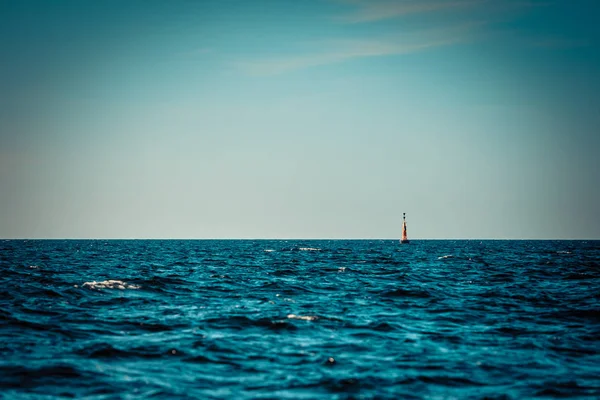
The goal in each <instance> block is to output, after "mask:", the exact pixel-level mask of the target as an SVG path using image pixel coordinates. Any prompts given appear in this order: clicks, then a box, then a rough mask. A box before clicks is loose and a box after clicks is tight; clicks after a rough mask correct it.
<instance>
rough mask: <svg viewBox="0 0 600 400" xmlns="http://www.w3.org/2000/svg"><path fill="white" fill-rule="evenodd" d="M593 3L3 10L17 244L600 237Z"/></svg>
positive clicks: (599, 61)
mask: <svg viewBox="0 0 600 400" xmlns="http://www.w3.org/2000/svg"><path fill="white" fill-rule="evenodd" d="M599 12H600V6H598V5H596V3H595V2H592V1H573V2H571V1H552V0H548V1H533V0H529V1H527V0H505V1H493V0H420V1H413V0H397V1H393V0H389V1H383V0H372V1H366V0H305V1H284V0H280V1H275V0H272V1H250V0H248V1H240V0H224V1H217V0H215V1H191V0H185V1H184V0H179V1H178V0H174V1H164V0H146V1H113V0H107V1H85V0H84V1H75V0H73V1H64V0H56V1H52V2H48V1H33V0H30V1H27V0H24V1H7V0H2V1H0V60H1V61H0V93H2V96H0V206H1V207H0V237H5V238H397V237H399V236H400V224H401V216H402V212H406V213H407V218H408V223H409V236H411V237H413V238H596V239H599V238H600V212H599V211H598V210H599V207H598V204H600V165H599V161H598V154H599V150H600V28H599V27H598V24H597V23H596V16H597V15H598V13H599Z"/></svg>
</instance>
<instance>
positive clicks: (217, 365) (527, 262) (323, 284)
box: [0, 240, 600, 399]
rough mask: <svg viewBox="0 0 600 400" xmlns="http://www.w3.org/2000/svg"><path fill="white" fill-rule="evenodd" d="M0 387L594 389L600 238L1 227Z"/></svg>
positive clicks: (49, 394)
mask: <svg viewBox="0 0 600 400" xmlns="http://www.w3.org/2000/svg"><path fill="white" fill-rule="evenodd" d="M109 280H113V281H119V282H107V281H109ZM0 397H4V398H13V397H14V398H60V397H65V398H66V397H76V398H93V399H112V398H127V399H131V398H150V397H154V398H202V399H211V398H235V399H254V398H274V399H285V398H307V399H314V398H322V399H346V398H365V399H367V398H381V399H388V398H389V399H396V398H429V399H438V398H439V399H451V398H457V399H463V398H473V399H480V398H486V397H487V398H492V399H506V398H510V399H521V398H530V397H536V398H537V397H547V398H556V397H573V398H599V397H600V242H599V241H482V242H480V241H433V240H432V241H414V242H413V243H411V244H410V245H402V246H401V245H399V244H398V242H397V241H391V240H388V241H377V240H373V241H368V240H364V241H343V240H339V241H266V240H257V241H250V240H248V241H100V240H98V241H0Z"/></svg>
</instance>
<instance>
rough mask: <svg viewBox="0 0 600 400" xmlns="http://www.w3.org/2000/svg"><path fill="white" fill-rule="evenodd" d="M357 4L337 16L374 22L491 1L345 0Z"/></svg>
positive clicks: (339, 19)
mask: <svg viewBox="0 0 600 400" xmlns="http://www.w3.org/2000/svg"><path fill="white" fill-rule="evenodd" d="M343 1H344V2H345V3H349V4H352V5H355V6H356V9H355V10H354V11H352V12H350V13H348V14H344V15H340V16H338V17H336V20H338V21H340V22H347V23H361V22H373V21H379V20H384V19H392V18H397V17H401V16H404V15H409V14H417V13H427V12H438V11H444V12H447V11H449V10H452V9H465V8H470V7H474V6H480V5H483V4H486V3H489V0H371V1H369V0H343Z"/></svg>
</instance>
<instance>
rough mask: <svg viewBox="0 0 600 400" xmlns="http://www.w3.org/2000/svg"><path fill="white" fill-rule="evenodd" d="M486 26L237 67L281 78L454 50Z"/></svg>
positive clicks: (334, 43) (338, 44) (341, 43)
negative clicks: (364, 61) (335, 66)
mask: <svg viewBox="0 0 600 400" xmlns="http://www.w3.org/2000/svg"><path fill="white" fill-rule="evenodd" d="M483 24H484V23H483V22H477V23H470V24H464V25H461V26H458V27H453V28H450V29H446V30H432V31H424V32H420V33H418V34H414V33H413V34H407V35H403V36H399V37H397V38H390V39H388V40H329V41H323V42H321V43H320V44H321V45H322V46H323V47H325V48H326V49H327V50H325V51H322V52H316V53H312V54H306V55H302V56H297V57H272V58H266V59H260V60H255V61H247V62H241V63H238V64H237V67H238V68H240V69H241V70H243V71H244V72H246V73H248V74H250V75H277V74H282V73H285V72H290V71H294V70H299V69H303V68H309V67H316V66H320V65H327V64H333V63H340V62H345V61H349V60H353V59H359V58H367V57H383V56H394V55H403V54H411V53H416V52H419V51H425V50H427V49H431V48H436V47H443V46H451V45H456V44H460V43H464V42H467V41H469V40H471V39H472V38H473V37H474V35H473V31H474V30H475V29H476V28H477V27H478V26H481V25H483Z"/></svg>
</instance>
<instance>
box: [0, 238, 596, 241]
mask: <svg viewBox="0 0 600 400" xmlns="http://www.w3.org/2000/svg"><path fill="white" fill-rule="evenodd" d="M13 240H14V241H26V240H173V241H174V240H190V241H192V240H196V241H210V240H214V241H216V240H231V241H234V240H235V241H242V240H264V241H267V240H269V241H273V240H279V241H290V240H291V241H301V240H330V241H333V240H339V241H342V240H379V241H384V240H385V241H400V238H159V237H155V238H125V237H123V238H117V237H115V238H102V237H99V238H76V237H71V238H0V241H13ZM428 240H448V241H450V240H464V241H466V240H480V241H492V240H504V241H511V240H512V241H525V240H531V241H551V240H562V241H569V240H572V241H575V240H576V241H587V240H591V241H600V238H596V239H594V238H411V239H410V241H411V242H412V241H428Z"/></svg>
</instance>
